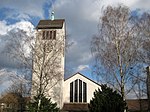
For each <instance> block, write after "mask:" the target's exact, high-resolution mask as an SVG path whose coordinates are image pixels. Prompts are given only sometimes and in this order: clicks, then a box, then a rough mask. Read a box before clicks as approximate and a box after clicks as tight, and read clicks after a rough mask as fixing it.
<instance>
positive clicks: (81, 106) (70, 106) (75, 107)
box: [62, 103, 89, 111]
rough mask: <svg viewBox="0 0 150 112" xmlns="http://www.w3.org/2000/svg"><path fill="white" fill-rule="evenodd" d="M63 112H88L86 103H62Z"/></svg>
mask: <svg viewBox="0 0 150 112" xmlns="http://www.w3.org/2000/svg"><path fill="white" fill-rule="evenodd" d="M62 110H63V111H88V110H89V108H88V103H64V106H63V109H62Z"/></svg>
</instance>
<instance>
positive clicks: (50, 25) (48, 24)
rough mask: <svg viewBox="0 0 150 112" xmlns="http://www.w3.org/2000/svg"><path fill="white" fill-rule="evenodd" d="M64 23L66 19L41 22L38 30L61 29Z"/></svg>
mask: <svg viewBox="0 0 150 112" xmlns="http://www.w3.org/2000/svg"><path fill="white" fill-rule="evenodd" d="M64 22H65V20H64V19H55V20H40V21H39V23H38V25H37V27H36V29H61V28H62V27H63V23H64Z"/></svg>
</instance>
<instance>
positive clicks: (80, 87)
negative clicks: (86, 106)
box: [79, 80, 82, 102]
mask: <svg viewBox="0 0 150 112" xmlns="http://www.w3.org/2000/svg"><path fill="white" fill-rule="evenodd" d="M79 102H82V81H81V80H79Z"/></svg>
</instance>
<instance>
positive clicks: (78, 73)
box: [64, 72, 101, 86]
mask: <svg viewBox="0 0 150 112" xmlns="http://www.w3.org/2000/svg"><path fill="white" fill-rule="evenodd" d="M75 75H80V76H82V77H84V78H86V79H88V80H90V81H91V82H93V83H95V84H97V85H98V86H101V85H100V84H99V83H97V82H95V81H93V80H92V79H90V78H88V77H86V76H85V75H83V74H81V73H80V72H77V73H75V74H73V75H71V76H70V77H68V78H66V79H65V80H64V81H66V80H68V79H70V78H72V77H74V76H75Z"/></svg>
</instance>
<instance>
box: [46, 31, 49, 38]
mask: <svg viewBox="0 0 150 112" xmlns="http://www.w3.org/2000/svg"><path fill="white" fill-rule="evenodd" d="M46 39H47V40H48V39H49V31H46Z"/></svg>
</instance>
